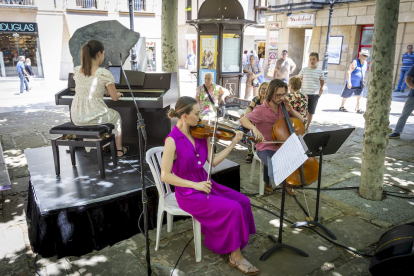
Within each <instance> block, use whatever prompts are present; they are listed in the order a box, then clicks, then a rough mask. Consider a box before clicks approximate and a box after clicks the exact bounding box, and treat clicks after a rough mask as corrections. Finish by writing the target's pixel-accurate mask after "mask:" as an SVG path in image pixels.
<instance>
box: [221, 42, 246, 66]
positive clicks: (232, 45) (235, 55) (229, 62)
mask: <svg viewBox="0 0 414 276" xmlns="http://www.w3.org/2000/svg"><path fill="white" fill-rule="evenodd" d="M240 42H241V40H240V35H238V34H223V53H222V55H221V56H222V72H223V73H226V72H232V73H237V72H240Z"/></svg>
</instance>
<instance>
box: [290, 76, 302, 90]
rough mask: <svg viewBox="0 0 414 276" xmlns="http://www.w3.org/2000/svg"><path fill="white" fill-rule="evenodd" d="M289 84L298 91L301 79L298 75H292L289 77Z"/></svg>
mask: <svg viewBox="0 0 414 276" xmlns="http://www.w3.org/2000/svg"><path fill="white" fill-rule="evenodd" d="M289 85H290V87H292V90H293V91H299V90H300V88H301V87H302V79H301V78H300V77H298V76H293V77H291V78H290V79H289ZM290 92H292V91H290Z"/></svg>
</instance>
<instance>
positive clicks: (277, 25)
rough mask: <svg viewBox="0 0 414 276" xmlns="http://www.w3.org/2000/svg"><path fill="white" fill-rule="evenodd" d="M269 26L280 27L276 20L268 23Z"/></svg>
mask: <svg viewBox="0 0 414 276" xmlns="http://www.w3.org/2000/svg"><path fill="white" fill-rule="evenodd" d="M267 27H268V28H279V23H276V22H269V23H267Z"/></svg>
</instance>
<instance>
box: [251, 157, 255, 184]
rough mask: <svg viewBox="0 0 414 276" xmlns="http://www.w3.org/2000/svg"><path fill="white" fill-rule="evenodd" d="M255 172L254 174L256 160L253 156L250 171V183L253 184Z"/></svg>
mask: <svg viewBox="0 0 414 276" xmlns="http://www.w3.org/2000/svg"><path fill="white" fill-rule="evenodd" d="M255 172H256V159H255V158H254V156H253V161H252V168H251V169H250V183H253V178H254V174H255Z"/></svg>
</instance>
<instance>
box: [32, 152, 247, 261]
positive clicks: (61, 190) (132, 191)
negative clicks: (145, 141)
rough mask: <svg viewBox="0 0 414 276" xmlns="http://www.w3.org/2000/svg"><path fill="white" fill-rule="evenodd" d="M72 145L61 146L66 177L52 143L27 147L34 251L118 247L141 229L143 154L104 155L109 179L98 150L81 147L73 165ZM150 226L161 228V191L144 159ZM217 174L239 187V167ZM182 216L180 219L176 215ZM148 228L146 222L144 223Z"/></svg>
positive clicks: (226, 165)
mask: <svg viewBox="0 0 414 276" xmlns="http://www.w3.org/2000/svg"><path fill="white" fill-rule="evenodd" d="M66 149H68V147H59V150H60V163H61V175H60V177H57V176H56V175H55V169H54V163H53V153H52V148H51V147H44V148H36V149H27V150H25V155H26V159H27V163H28V167H29V172H30V182H29V196H28V197H29V198H28V205H27V219H28V225H29V239H30V243H31V245H32V247H33V250H34V252H36V253H39V254H40V255H42V256H43V257H52V256H55V255H57V256H58V258H61V257H64V256H80V255H84V254H87V253H89V252H92V251H93V250H100V249H102V248H104V247H106V246H109V245H113V244H115V243H117V242H119V241H121V240H124V239H127V238H130V237H131V236H133V235H135V234H137V233H139V232H140V230H139V228H138V219H139V216H140V214H141V212H142V200H141V196H142V194H141V191H142V186H141V182H140V171H141V168H140V166H139V159H138V156H136V155H135V156H134V155H131V156H127V157H123V158H120V159H119V160H118V167H116V168H115V167H114V166H113V163H112V161H111V157H110V154H109V153H106V154H105V155H104V164H105V176H106V177H105V179H101V178H100V174H99V167H98V164H97V156H96V150H92V151H91V152H90V153H87V152H86V151H85V150H84V149H83V148H78V149H77V150H76V154H75V155H76V164H77V165H76V167H73V166H72V164H71V160H70V154H69V153H67V152H66ZM143 171H144V177H145V185H146V187H147V195H148V217H149V229H154V228H155V227H156V219H157V209H158V192H157V189H156V187H155V183H154V181H153V177H152V174H151V171H150V169H149V166H148V165H147V164H146V163H144V170H143ZM212 178H213V179H214V180H215V181H217V182H219V183H221V184H223V185H226V186H228V187H230V188H233V189H235V190H238V191H240V165H239V164H237V163H235V162H232V161H230V160H224V161H223V162H222V164H220V165H219V166H218V167H216V168H215V169H214V171H213V175H212ZM177 219H178V218H177ZM140 226H141V228H143V221H142V220H141V223H140Z"/></svg>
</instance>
